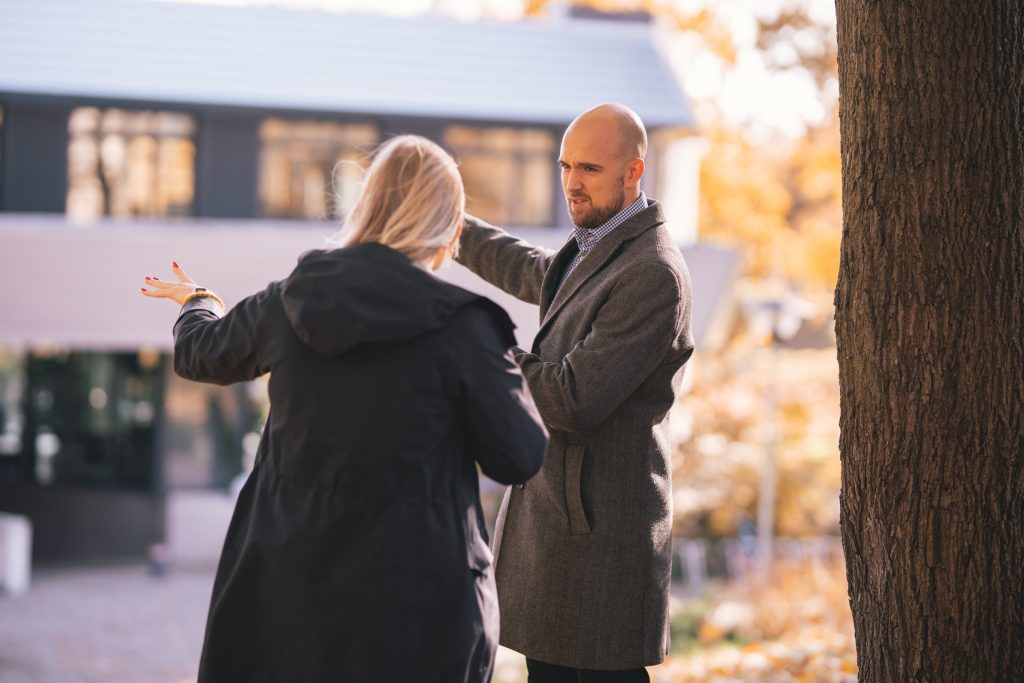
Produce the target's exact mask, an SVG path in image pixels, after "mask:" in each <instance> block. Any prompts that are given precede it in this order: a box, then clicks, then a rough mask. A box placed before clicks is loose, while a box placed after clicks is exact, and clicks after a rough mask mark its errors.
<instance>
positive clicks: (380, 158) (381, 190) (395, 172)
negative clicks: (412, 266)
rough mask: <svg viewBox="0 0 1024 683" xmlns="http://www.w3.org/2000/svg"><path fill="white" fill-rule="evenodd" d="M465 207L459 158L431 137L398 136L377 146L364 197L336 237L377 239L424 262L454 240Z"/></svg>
mask: <svg viewBox="0 0 1024 683" xmlns="http://www.w3.org/2000/svg"><path fill="white" fill-rule="evenodd" d="M465 208H466V194H465V190H464V189H463V187H462V177H461V176H460V175H459V170H458V168H457V167H456V165H455V160H454V159H452V158H451V156H449V155H448V153H447V152H445V151H444V150H443V149H441V147H439V146H438V145H437V144H435V143H433V142H431V141H430V140H427V139H426V138H423V137H420V136H418V135H399V136H397V137H393V138H391V139H390V140H388V141H387V142H385V143H384V144H382V145H381V146H380V147H379V148H378V149H377V153H376V155H375V156H374V158H373V162H372V163H371V164H370V168H369V169H368V170H367V173H366V179H365V181H364V184H363V192H362V194H361V195H360V197H359V201H358V202H357V203H356V206H355V208H354V209H352V211H351V212H350V213H349V215H348V217H347V218H346V219H345V224H344V226H343V227H342V231H341V233H339V237H340V239H338V240H333V241H334V242H335V243H336V244H339V245H340V246H350V245H354V244H364V243H366V242H378V243H380V244H384V245H386V246H389V247H391V248H392V249H395V250H396V251H400V252H402V253H403V254H405V255H406V256H408V257H409V258H410V259H412V260H413V261H423V260H426V259H429V258H431V257H433V256H434V255H435V254H436V253H437V252H438V250H440V249H442V248H447V247H448V246H449V245H450V244H452V240H453V239H454V238H455V233H456V231H457V230H458V228H459V226H460V225H461V224H462V216H463V213H464V212H465ZM455 246H456V248H457V246H458V244H457V243H456V245H455ZM453 255H454V254H453Z"/></svg>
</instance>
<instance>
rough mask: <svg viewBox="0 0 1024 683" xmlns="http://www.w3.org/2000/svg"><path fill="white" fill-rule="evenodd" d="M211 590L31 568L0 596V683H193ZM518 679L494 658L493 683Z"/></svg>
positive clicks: (508, 658)
mask: <svg viewBox="0 0 1024 683" xmlns="http://www.w3.org/2000/svg"><path fill="white" fill-rule="evenodd" d="M212 586H213V571H212V569H179V570H177V571H174V572H171V573H170V574H168V575H167V576H164V577H154V576H151V575H149V574H148V573H147V571H146V567H145V566H144V565H129V566H115V567H102V568H88V569H82V568H78V569H62V570H53V569H50V570H37V571H36V573H35V575H34V576H33V583H32V588H31V590H30V591H29V592H28V593H27V594H26V595H22V596H18V597H3V596H0V683H193V682H194V681H195V676H196V670H197V668H198V662H199V651H200V648H201V646H202V635H203V624H204V623H205V619H206V608H207V603H208V600H209V597H210V590H211V587H212ZM522 672H523V664H522V658H521V657H520V656H519V655H517V654H516V653H513V652H511V651H509V650H503V651H502V652H501V653H500V654H499V657H498V665H497V671H496V675H495V679H494V680H495V683H520V682H521V681H522V680H523V678H524V677H523V674H522Z"/></svg>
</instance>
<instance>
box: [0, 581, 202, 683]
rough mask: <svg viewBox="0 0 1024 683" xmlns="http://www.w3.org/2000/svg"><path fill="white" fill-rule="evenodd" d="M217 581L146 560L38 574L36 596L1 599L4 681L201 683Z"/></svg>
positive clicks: (0, 657) (1, 670) (0, 661)
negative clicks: (156, 572)
mask: <svg viewBox="0 0 1024 683" xmlns="http://www.w3.org/2000/svg"><path fill="white" fill-rule="evenodd" d="M212 585H213V574H212V572H209V571H179V572H175V573H173V574H171V575H169V576H166V577H161V578H157V577H154V576H150V575H149V574H147V572H146V568H145V566H142V565H133V566H119V567H106V568H93V569H75V570H49V571H47V570H42V571H38V572H36V574H35V576H34V577H33V584H32V588H31V590H30V591H29V593H28V594H26V595H22V596H18V597H2V598H0V681H3V683H93V682H95V683H100V682H102V683H134V682H138V683H179V682H184V681H194V680H195V673H196V669H197V665H198V661H199V650H200V647H201V645H202V634H203V624H204V621H205V618H206V606H207V601H208V600H209V597H210V588H211V586H212Z"/></svg>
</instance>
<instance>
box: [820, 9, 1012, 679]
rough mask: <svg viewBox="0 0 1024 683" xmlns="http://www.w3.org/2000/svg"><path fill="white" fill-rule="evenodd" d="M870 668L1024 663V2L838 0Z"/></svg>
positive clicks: (847, 435)
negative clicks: (874, 0) (873, 0)
mask: <svg viewBox="0 0 1024 683" xmlns="http://www.w3.org/2000/svg"><path fill="white" fill-rule="evenodd" d="M837 18H838V37H839V86H840V103H841V104H840V117H841V134H842V158H843V211H844V221H843V223H844V224H843V246H842V262H841V266H840V275H839V284H838V288H837V290H836V333H837V338H838V347H839V351H838V353H839V380H840V386H841V391H842V399H841V400H842V415H841V420H840V424H841V427H842V437H841V439H840V452H841V454H842V469H843V484H842V500H841V508H842V534H843V544H844V547H845V550H846V569H847V575H848V579H849V591H850V605H851V607H852V610H853V618H854V626H855V629H856V637H857V657H858V661H859V666H860V680H861V681H884V682H886V683H888V682H890V681H930V682H934V683H947V682H955V683H961V682H969V681H986V682H987V681H1024V177H1022V176H1024V173H1022V171H1024V97H1022V90H1024V8H1022V6H1021V4H1020V3H1019V2H1018V0H993V1H991V2H990V1H986V0H982V1H981V2H970V1H967V2H965V1H964V0H934V1H931V2H928V1H925V0H904V1H892V2H870V1H869V0H837Z"/></svg>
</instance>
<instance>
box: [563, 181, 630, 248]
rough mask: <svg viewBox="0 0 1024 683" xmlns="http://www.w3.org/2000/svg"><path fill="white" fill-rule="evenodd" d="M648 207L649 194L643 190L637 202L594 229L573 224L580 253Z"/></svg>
mask: <svg viewBox="0 0 1024 683" xmlns="http://www.w3.org/2000/svg"><path fill="white" fill-rule="evenodd" d="M646 208H647V195H645V194H644V193H643V192H641V193H640V196H639V197H637V198H636V201H635V202H633V203H632V204H630V205H629V206H627V207H626V208H624V209H620V210H619V212H618V213H617V214H615V215H614V216H612V217H611V218H609V219H608V220H607V221H605V222H604V223H603V224H602V225H601V226H599V227H597V228H594V229H593V230H584V229H583V228H580V227H577V226H573V229H572V234H573V236H574V237H575V238H576V245H577V246H578V247H579V249H580V254H586V253H587V252H589V251H590V250H591V249H593V248H594V247H595V246H596V245H597V243H598V242H600V241H601V239H602V238H603V237H605V236H606V235H608V233H610V232H611V231H612V230H614V229H615V228H617V227H619V226H620V225H622V224H623V223H625V222H626V221H628V220H629V219H630V218H632V217H633V216H635V215H637V214H638V213H640V212H641V211H643V210H644V209H646Z"/></svg>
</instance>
